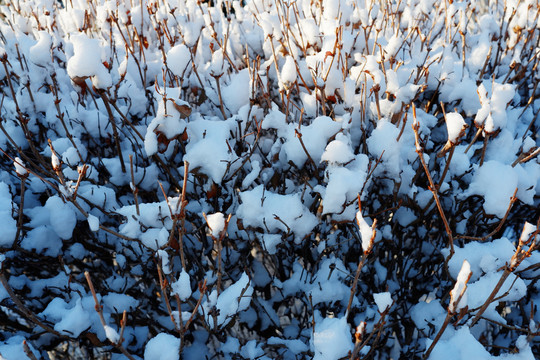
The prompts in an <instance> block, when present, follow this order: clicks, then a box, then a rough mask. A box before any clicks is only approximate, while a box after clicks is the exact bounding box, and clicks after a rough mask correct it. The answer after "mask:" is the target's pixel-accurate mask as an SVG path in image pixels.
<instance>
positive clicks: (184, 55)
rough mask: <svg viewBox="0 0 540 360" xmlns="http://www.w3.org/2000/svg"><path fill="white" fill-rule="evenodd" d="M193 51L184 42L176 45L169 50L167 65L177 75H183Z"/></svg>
mask: <svg viewBox="0 0 540 360" xmlns="http://www.w3.org/2000/svg"><path fill="white" fill-rule="evenodd" d="M190 61H191V52H190V51H189V49H188V47H187V46H186V45H184V44H180V45H176V46H174V47H172V48H171V49H170V50H169V51H167V65H168V66H169V69H170V70H171V71H172V72H173V74H174V75H176V76H183V75H184V73H185V71H186V69H187V66H188V64H189V62H190Z"/></svg>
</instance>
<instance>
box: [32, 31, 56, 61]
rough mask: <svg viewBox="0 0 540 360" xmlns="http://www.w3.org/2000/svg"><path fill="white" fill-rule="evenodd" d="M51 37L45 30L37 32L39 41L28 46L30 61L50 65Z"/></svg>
mask: <svg viewBox="0 0 540 360" xmlns="http://www.w3.org/2000/svg"><path fill="white" fill-rule="evenodd" d="M51 46H52V37H51V35H50V34H49V33H48V32H46V31H40V32H39V41H38V42H37V43H36V44H35V45H34V46H32V47H31V48H30V61H31V62H33V63H34V64H36V65H38V66H42V67H45V68H46V67H50V66H51Z"/></svg>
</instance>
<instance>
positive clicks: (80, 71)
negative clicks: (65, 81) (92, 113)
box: [67, 33, 112, 89]
mask: <svg viewBox="0 0 540 360" xmlns="http://www.w3.org/2000/svg"><path fill="white" fill-rule="evenodd" d="M71 41H72V44H73V52H74V55H73V56H72V57H71V58H70V59H69V60H68V63H67V72H68V74H69V76H70V77H71V79H76V78H85V77H91V78H92V84H93V85H94V86H95V87H96V88H98V89H107V88H109V87H110V86H111V85H112V78H111V75H110V74H109V72H108V71H107V69H106V68H105V66H104V65H103V64H102V62H101V46H100V43H99V40H97V39H91V38H89V37H88V36H87V35H86V34H83V33H81V34H77V35H72V37H71Z"/></svg>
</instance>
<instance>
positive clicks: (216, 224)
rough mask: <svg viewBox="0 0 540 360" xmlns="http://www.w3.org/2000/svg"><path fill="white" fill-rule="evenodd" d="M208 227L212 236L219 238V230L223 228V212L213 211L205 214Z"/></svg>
mask: <svg viewBox="0 0 540 360" xmlns="http://www.w3.org/2000/svg"><path fill="white" fill-rule="evenodd" d="M206 220H207V222H208V227H209V228H210V232H211V234H212V236H213V237H215V238H219V236H220V234H221V232H222V231H223V229H224V228H225V215H223V213H220V212H218V213H215V214H208V215H206Z"/></svg>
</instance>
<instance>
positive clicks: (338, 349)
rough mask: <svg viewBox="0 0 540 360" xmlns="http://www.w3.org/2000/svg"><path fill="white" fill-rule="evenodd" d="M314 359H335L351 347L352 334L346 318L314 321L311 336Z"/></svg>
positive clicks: (342, 355)
mask: <svg viewBox="0 0 540 360" xmlns="http://www.w3.org/2000/svg"><path fill="white" fill-rule="evenodd" d="M311 349H312V351H313V352H314V357H313V359H314V360H336V359H339V358H341V357H344V356H346V355H347V353H348V352H349V351H352V349H353V343H352V336H351V332H350V328H349V325H348V324H347V319H346V318H344V317H342V318H324V319H320V318H319V319H318V321H316V322H315V331H314V332H313V336H312V338H311Z"/></svg>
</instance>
